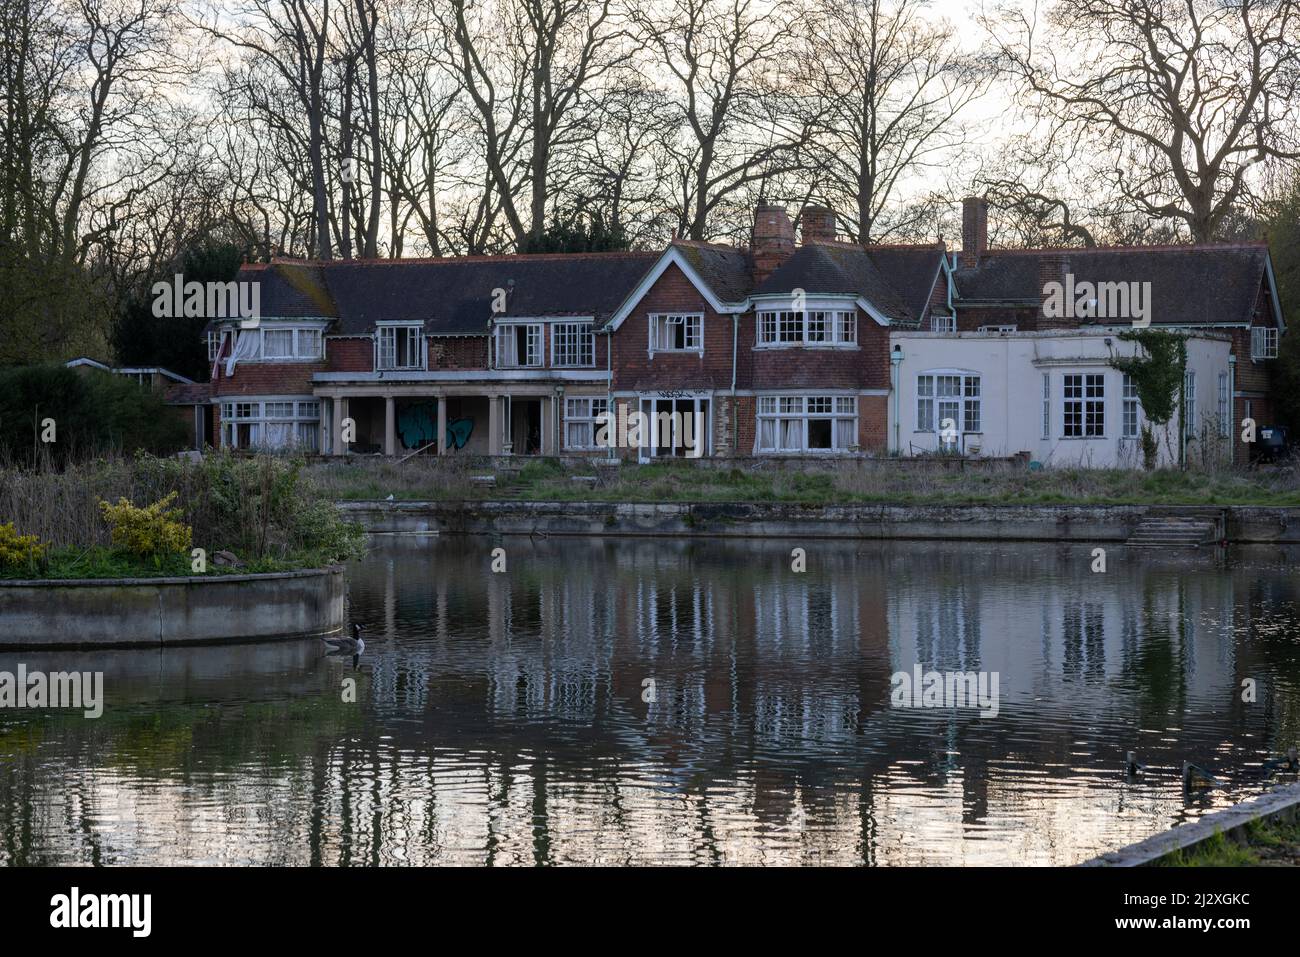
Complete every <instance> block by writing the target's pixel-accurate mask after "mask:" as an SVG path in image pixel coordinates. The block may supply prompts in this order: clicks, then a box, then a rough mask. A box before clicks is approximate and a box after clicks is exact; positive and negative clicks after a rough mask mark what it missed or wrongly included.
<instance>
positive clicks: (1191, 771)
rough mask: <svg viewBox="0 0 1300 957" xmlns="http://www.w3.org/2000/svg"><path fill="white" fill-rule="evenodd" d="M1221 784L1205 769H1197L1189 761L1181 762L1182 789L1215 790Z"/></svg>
mask: <svg viewBox="0 0 1300 957" xmlns="http://www.w3.org/2000/svg"><path fill="white" fill-rule="evenodd" d="M1220 784H1221V782H1220V781H1219V779H1218V778H1216V777H1215V776H1214V775H1213V774H1211V773H1210V772H1209V771H1207V770H1205V768H1201V767H1197V766H1196V765H1195V764H1192V762H1190V761H1184V762H1183V787H1185V788H1217V787H1219V786H1220Z"/></svg>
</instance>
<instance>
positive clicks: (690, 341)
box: [650, 313, 704, 355]
mask: <svg viewBox="0 0 1300 957" xmlns="http://www.w3.org/2000/svg"><path fill="white" fill-rule="evenodd" d="M656 352H698V353H701V354H703V352H704V314H703V313H681V314H677V313H656V314H653V315H651V316H650V354H651V355H654V354H655V353H656Z"/></svg>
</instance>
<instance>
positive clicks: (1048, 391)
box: [1043, 372, 1052, 439]
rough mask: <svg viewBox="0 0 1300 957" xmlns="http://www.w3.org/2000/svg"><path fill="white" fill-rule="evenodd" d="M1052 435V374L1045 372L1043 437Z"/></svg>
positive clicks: (1046, 437)
mask: <svg viewBox="0 0 1300 957" xmlns="http://www.w3.org/2000/svg"><path fill="white" fill-rule="evenodd" d="M1051 437H1052V374H1051V373H1050V372H1044V373H1043V438H1045V439H1050V438H1051Z"/></svg>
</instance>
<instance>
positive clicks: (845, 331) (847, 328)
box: [758, 309, 858, 346]
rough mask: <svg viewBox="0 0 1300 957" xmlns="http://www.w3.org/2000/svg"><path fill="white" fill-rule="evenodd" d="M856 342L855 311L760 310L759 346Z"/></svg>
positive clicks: (850, 343)
mask: <svg viewBox="0 0 1300 957" xmlns="http://www.w3.org/2000/svg"><path fill="white" fill-rule="evenodd" d="M857 341H858V314H857V313H856V312H854V311H852V310H817V309H814V310H806V311H804V312H784V311H782V312H760V313H759V314H758V344H759V345H760V346H786V345H808V346H852V345H856V344H857Z"/></svg>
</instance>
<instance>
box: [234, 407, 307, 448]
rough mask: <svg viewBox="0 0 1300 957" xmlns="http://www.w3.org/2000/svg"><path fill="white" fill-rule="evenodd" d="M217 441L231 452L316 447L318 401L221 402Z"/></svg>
mask: <svg viewBox="0 0 1300 957" xmlns="http://www.w3.org/2000/svg"><path fill="white" fill-rule="evenodd" d="M221 442H222V445H223V446H224V447H226V448H231V449H292V448H296V449H300V450H304V451H308V452H315V451H318V450H319V448H320V402H319V400H317V399H298V398H293V397H287V398H275V399H258V400H251V401H246V402H222V403H221Z"/></svg>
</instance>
